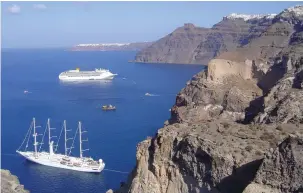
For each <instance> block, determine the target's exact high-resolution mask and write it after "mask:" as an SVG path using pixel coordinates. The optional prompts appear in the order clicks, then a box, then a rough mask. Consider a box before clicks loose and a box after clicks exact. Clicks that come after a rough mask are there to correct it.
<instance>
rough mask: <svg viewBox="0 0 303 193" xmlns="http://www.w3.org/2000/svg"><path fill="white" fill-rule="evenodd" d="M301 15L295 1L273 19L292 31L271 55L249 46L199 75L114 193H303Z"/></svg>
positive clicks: (219, 59)
mask: <svg viewBox="0 0 303 193" xmlns="http://www.w3.org/2000/svg"><path fill="white" fill-rule="evenodd" d="M302 15H303V6H297V7H293V8H289V9H287V10H284V11H283V12H281V13H280V14H278V15H277V16H276V17H275V18H274V19H273V25H284V24H285V25H289V30H290V34H288V35H287V36H280V37H281V39H283V48H279V50H277V48H276V47H271V48H270V46H269V47H268V49H267V50H266V53H268V54H270V55H271V56H270V57H267V56H265V55H262V54H263V53H264V52H262V54H260V53H261V52H260V49H262V48H258V49H259V50H255V51H252V52H249V51H245V50H247V49H249V47H248V48H246V47H243V48H239V49H238V50H237V52H236V54H240V55H241V56H242V57H237V58H236V59H233V58H231V57H230V56H235V55H231V54H229V53H227V54H225V55H223V54H222V55H220V56H219V57H217V58H216V59H214V60H212V61H210V63H209V65H208V69H207V70H206V71H204V72H200V73H199V74H197V75H195V76H194V77H193V78H192V80H190V81H189V82H188V83H187V85H186V87H185V88H184V89H182V90H181V92H180V93H179V94H178V96H177V98H176V104H175V105H174V107H173V108H172V111H171V113H172V115H171V119H170V120H169V121H167V122H166V123H165V126H164V127H163V128H161V129H159V130H158V132H157V134H156V135H155V136H154V137H153V138H149V139H147V140H145V141H143V142H141V143H140V144H139V145H138V146H137V164H136V167H135V168H134V170H133V171H132V173H131V174H130V175H129V178H128V181H127V182H126V183H125V184H124V185H123V186H122V187H120V189H119V190H116V191H115V192H117V193H126V192H131V193H143V192H144V193H172V192H173V193H185V192H190V193H204V192H205V193H206V192H212V193H225V192H226V193H238V192H239V193H240V192H245V193H251V192H256V193H258V192H260V193H261V192H264V193H276V192H277V193H280V192H281V193H282V192H283V193H284V192H293V193H299V192H303V173H302V171H303V168H302V166H303V154H302V152H303V124H302V123H303V116H302V112H303V107H302V102H303V101H302V96H303V95H302V89H303V88H302V85H303V71H302V70H303V58H302V47H303V41H302V40H303V39H302V38H301V34H302V29H303V28H302V26H303V25H302V21H303V18H302ZM259 38H262V36H259V37H257V38H254V39H253V41H251V42H250V43H249V44H251V45H255V43H254V41H256V42H259V41H260V40H259ZM274 38H276V37H274ZM276 41H280V39H279V40H278V39H277V40H276ZM281 42H282V41H281ZM252 47H254V46H252ZM242 53H245V54H242ZM268 54H266V55H268ZM265 80H270V81H267V82H266V81H265Z"/></svg>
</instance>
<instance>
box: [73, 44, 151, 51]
mask: <svg viewBox="0 0 303 193" xmlns="http://www.w3.org/2000/svg"><path fill="white" fill-rule="evenodd" d="M151 44H152V42H135V43H96V44H78V45H75V46H73V47H72V48H70V49H68V51H139V50H142V49H144V48H146V47H148V46H150V45H151Z"/></svg>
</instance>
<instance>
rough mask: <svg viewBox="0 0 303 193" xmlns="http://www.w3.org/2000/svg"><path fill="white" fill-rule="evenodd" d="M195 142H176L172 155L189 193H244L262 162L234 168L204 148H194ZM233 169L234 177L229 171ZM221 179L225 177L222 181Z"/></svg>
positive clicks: (257, 161) (255, 161) (222, 158)
mask: <svg viewBox="0 0 303 193" xmlns="http://www.w3.org/2000/svg"><path fill="white" fill-rule="evenodd" d="M192 140H193V139H190V138H188V139H185V140H183V141H181V142H179V143H178V142H177V140H175V141H174V147H175V148H174V152H175V154H174V156H173V162H174V163H175V164H176V165H178V168H179V171H180V172H181V174H182V177H183V180H184V182H185V184H186V185H187V187H188V192H189V193H196V192H197V190H199V192H200V193H207V192H208V193H210V192H211V193H214V192H220V193H241V192H243V190H244V189H245V188H246V187H247V186H248V185H249V184H250V183H251V181H253V179H254V178H255V175H256V173H257V171H258V169H259V167H260V165H261V163H262V160H263V159H259V160H254V161H252V162H250V163H247V164H245V165H243V166H241V167H239V168H235V166H233V165H230V164H231V162H229V161H228V160H226V159H225V158H224V157H221V156H219V157H217V156H215V155H213V154H211V153H210V152H208V150H204V149H202V148H201V146H199V145H198V146H195V145H194V144H196V143H195V141H192ZM232 167H234V168H233V169H232ZM230 169H232V174H231V175H229V172H228V171H229V170H230ZM222 171H224V172H223V173H221V172H222ZM222 176H226V177H225V178H223V179H222ZM201 182H202V183H201Z"/></svg>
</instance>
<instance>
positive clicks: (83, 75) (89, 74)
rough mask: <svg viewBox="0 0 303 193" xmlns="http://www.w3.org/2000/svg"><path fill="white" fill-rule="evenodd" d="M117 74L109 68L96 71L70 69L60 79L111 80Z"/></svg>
mask: <svg viewBox="0 0 303 193" xmlns="http://www.w3.org/2000/svg"><path fill="white" fill-rule="evenodd" d="M116 75H117V74H113V73H111V72H110V71H109V70H107V69H102V68H100V69H95V70H94V71H80V69H79V68H76V70H68V71H65V72H62V73H61V74H60V75H59V79H60V80H110V79H113V78H114V77H115V76H116Z"/></svg>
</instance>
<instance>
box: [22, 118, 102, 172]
mask: <svg viewBox="0 0 303 193" xmlns="http://www.w3.org/2000/svg"><path fill="white" fill-rule="evenodd" d="M39 127H40V126H36V120H35V118H33V121H32V123H31V125H30V128H29V130H28V131H27V134H26V136H25V138H24V140H23V142H22V144H21V146H20V147H19V148H18V150H17V151H16V152H17V153H19V154H20V155H22V156H23V157H25V158H26V159H27V160H29V161H32V162H35V163H38V164H41V165H46V166H52V167H57V168H64V169H70V170H76V171H82V172H94V173H99V172H101V171H102V170H103V169H104V167H105V163H104V162H103V160H102V159H99V160H98V161H95V160H94V159H93V158H91V157H84V156H83V152H84V151H87V150H88V149H82V143H83V142H84V141H88V139H86V140H82V133H85V132H87V131H82V125H81V122H80V121H79V124H78V128H77V130H76V133H75V136H74V137H73V138H67V131H71V130H67V129H66V121H65V120H64V122H63V127H62V130H61V132H60V136H59V138H58V141H57V144H56V145H54V141H52V138H55V137H57V136H51V130H52V129H55V128H51V127H50V119H48V120H47V127H46V128H45V131H44V134H43V136H42V140H41V142H40V143H39V142H37V136H39V135H41V134H38V133H37V128H39ZM46 131H48V145H49V152H45V151H41V147H42V145H43V140H44V137H45V133H46ZM63 131H64V150H65V152H64V154H59V153H56V152H57V149H58V144H59V140H60V137H61V134H62V132H63ZM77 132H78V133H79V142H80V147H79V148H80V157H73V156H70V154H71V150H72V149H73V148H74V147H73V145H74V142H75V138H76V136H77ZM32 133H33V135H32V136H33V138H34V143H33V145H34V151H27V148H28V146H29V139H30V138H31V134H32ZM68 140H73V142H72V145H71V147H69V148H68V147H67V141H68ZM25 141H27V142H26V146H25V149H24V151H20V149H21V147H22V146H23V144H24V143H25ZM38 146H39V147H38ZM54 147H55V149H54Z"/></svg>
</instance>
